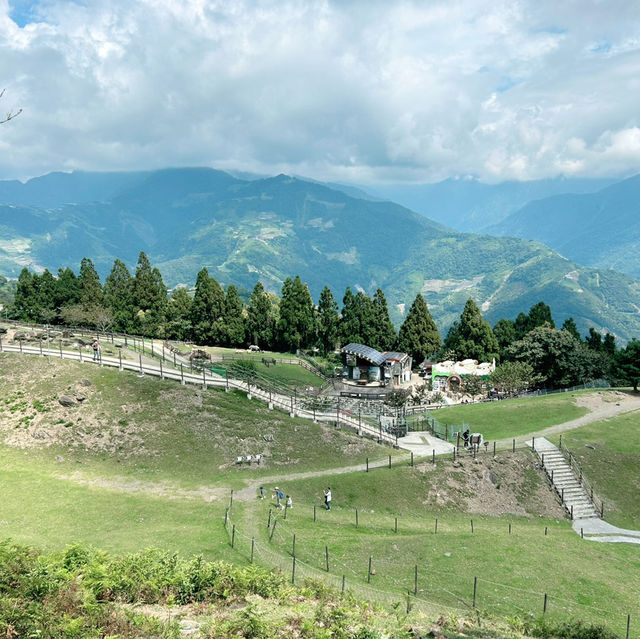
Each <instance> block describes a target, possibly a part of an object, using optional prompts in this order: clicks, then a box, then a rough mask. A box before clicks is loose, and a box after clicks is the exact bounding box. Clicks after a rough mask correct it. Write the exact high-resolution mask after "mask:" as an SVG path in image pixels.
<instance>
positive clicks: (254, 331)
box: [247, 281, 274, 348]
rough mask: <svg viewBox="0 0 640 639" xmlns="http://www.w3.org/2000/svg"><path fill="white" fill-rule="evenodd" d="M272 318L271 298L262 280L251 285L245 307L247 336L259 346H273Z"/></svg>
mask: <svg viewBox="0 0 640 639" xmlns="http://www.w3.org/2000/svg"><path fill="white" fill-rule="evenodd" d="M273 324H274V318H273V309H272V304H271V299H270V297H269V294H268V293H267V292H266V291H265V290H264V286H262V282H260V281H258V282H257V283H256V285H255V286H254V287H253V291H252V292H251V297H250V298H249V306H248V307H247V337H248V340H249V342H251V344H255V345H256V346H259V347H260V348H271V347H272V346H273V337H274V336H273V333H274V326H273Z"/></svg>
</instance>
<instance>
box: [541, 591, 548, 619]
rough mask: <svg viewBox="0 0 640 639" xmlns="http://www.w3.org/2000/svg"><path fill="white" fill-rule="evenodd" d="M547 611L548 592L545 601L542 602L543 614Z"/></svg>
mask: <svg viewBox="0 0 640 639" xmlns="http://www.w3.org/2000/svg"><path fill="white" fill-rule="evenodd" d="M545 612H547V593H546V592H545V593H544V603H543V604H542V614H544V613H545Z"/></svg>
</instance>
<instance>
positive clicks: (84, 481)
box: [55, 472, 229, 502]
mask: <svg viewBox="0 0 640 639" xmlns="http://www.w3.org/2000/svg"><path fill="white" fill-rule="evenodd" d="M55 477H56V478H57V479H62V480H65V481H71V482H73V483H75V484H80V485H82V486H95V487H97V488H102V489H106V490H111V491H114V492H124V493H144V494H146V495H153V496H155V497H165V498H167V499H197V500H200V501H207V502H211V501H216V500H217V499H222V498H224V499H228V498H229V490H228V489H227V488H214V487H211V486H200V487H199V488H197V489H195V490H184V489H183V488H178V487H177V486H175V485H173V484H170V483H168V482H150V481H140V480H131V479H124V478H121V479H118V478H111V479H104V478H102V477H87V476H86V475H84V474H83V473H81V472H74V473H71V474H70V475H55Z"/></svg>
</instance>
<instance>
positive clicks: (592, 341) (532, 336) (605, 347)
mask: <svg viewBox="0 0 640 639" xmlns="http://www.w3.org/2000/svg"><path fill="white" fill-rule="evenodd" d="M247 293H248V292H247ZM244 298H245V301H243V298H242V297H241V295H240V293H239V291H238V289H237V288H236V286H234V285H233V284H230V285H228V286H226V287H225V288H224V289H223V287H222V286H221V285H220V284H219V283H218V282H217V281H216V279H215V278H213V277H211V276H210V275H209V273H208V271H207V269H206V268H203V269H201V270H200V272H199V273H198V276H197V279H196V284H195V289H194V291H193V295H191V294H189V292H188V291H187V290H186V289H185V288H184V287H179V288H176V289H175V290H174V291H173V292H172V293H171V294H170V295H168V292H167V287H166V286H165V284H164V282H163V279H162V275H161V273H160V271H159V270H158V269H157V268H152V267H151V264H150V263H149V259H148V258H147V256H146V255H145V253H144V252H141V253H140V256H139V259H138V263H137V265H136V269H135V273H134V274H133V275H132V274H131V273H130V271H129V270H128V268H127V267H126V265H125V264H124V263H123V262H122V261H120V260H115V262H114V264H113V268H112V269H111V272H110V273H109V275H108V276H107V277H106V278H105V281H104V284H102V283H101V281H100V277H99V275H98V273H97V271H96V269H95V267H94V265H93V263H92V261H91V260H90V259H88V258H84V259H83V260H82V262H81V264H80V271H79V273H78V274H77V275H76V274H75V273H74V272H73V271H72V270H71V269H70V268H68V267H67V268H65V269H62V268H61V269H59V270H58V273H57V276H54V275H53V274H52V273H50V272H49V271H47V270H45V271H44V272H43V273H41V274H36V273H31V272H30V271H29V270H28V269H26V268H25V269H23V271H22V273H21V274H20V277H19V279H18V284H17V290H16V294H15V300H14V303H13V305H12V306H11V307H10V309H9V311H8V312H9V313H10V314H11V316H12V317H13V318H15V319H20V320H28V321H35V322H43V323H51V324H56V323H59V324H67V325H85V326H92V327H95V328H97V329H98V330H105V331H107V330H114V331H121V332H126V333H134V334H142V335H145V336H150V337H162V338H168V339H178V340H185V341H193V342H196V343H198V344H206V345H220V346H230V347H244V346H248V345H249V344H256V345H258V346H259V347H260V348H263V349H270V350H281V351H290V352H295V350H296V349H298V348H302V349H308V348H311V347H318V348H319V349H320V350H321V351H322V352H323V353H327V352H331V351H333V350H334V349H335V348H336V347H339V346H342V345H345V344H348V343H351V342H356V343H360V344H366V345H368V346H371V347H373V348H375V349H377V350H379V351H390V350H399V351H403V352H407V353H409V354H410V355H411V356H412V357H413V360H414V363H416V364H417V363H420V362H421V361H422V360H423V359H425V358H429V357H436V358H438V359H467V358H469V359H476V360H478V361H490V360H491V359H492V358H496V359H497V360H499V361H500V360H501V361H508V360H512V361H517V360H521V361H524V360H525V359H528V360H530V359H531V358H533V357H535V354H536V352H538V351H539V350H540V348H542V350H544V351H545V352H556V351H557V352H561V353H563V354H566V353H570V354H571V356H570V360H571V367H573V369H572V370H574V371H575V372H574V373H573V374H571V375H570V376H569V377H571V378H573V377H576V378H579V377H580V376H584V375H585V374H587V373H585V371H587V372H588V376H589V377H594V376H596V375H597V374H598V371H601V370H604V369H605V368H606V366H605V365H606V359H607V358H610V357H612V356H613V355H614V354H615V352H616V345H615V340H614V338H613V336H612V335H610V334H607V335H605V337H604V339H603V338H602V337H601V335H600V333H598V332H597V331H595V330H594V329H591V330H590V332H589V335H588V336H587V337H586V339H585V340H584V341H582V339H581V337H580V335H579V333H578V331H577V328H576V324H575V322H574V320H573V319H572V318H568V319H567V320H566V321H565V322H564V324H563V326H562V328H561V329H560V330H557V329H556V328H555V324H554V321H553V318H552V316H551V309H550V308H549V306H548V305H546V304H545V303H543V302H539V303H538V304H536V305H534V306H533V307H532V308H531V309H530V310H529V313H528V314H526V313H520V314H519V315H518V317H517V318H515V320H509V319H501V320H499V321H498V322H497V323H496V324H495V326H494V327H493V328H491V326H490V325H489V323H488V322H486V321H485V320H484V319H483V318H482V314H481V312H480V309H479V308H478V306H477V305H476V304H475V302H474V301H473V300H472V299H469V300H468V301H467V303H466V304H465V307H464V309H463V311H462V314H461V315H460V319H459V321H456V322H454V323H453V325H452V326H451V327H450V328H449V331H448V333H447V335H446V337H445V339H444V340H442V339H441V337H440V334H439V332H438V329H437V327H436V324H435V322H434V320H433V318H432V316H431V313H430V312H429V309H428V307H427V304H426V302H425V300H424V298H423V297H422V295H421V294H418V295H417V296H416V298H415V300H414V301H413V304H412V305H411V307H410V309H409V311H408V313H407V314H406V316H405V319H404V321H403V323H402V325H401V326H400V330H399V331H398V332H396V330H395V327H394V325H393V323H392V322H391V319H390V316H389V310H388V306H387V300H386V298H385V295H384V292H383V291H382V290H381V289H378V290H377V291H376V292H375V294H374V295H373V297H369V296H368V295H366V294H365V293H364V292H362V291H358V292H355V293H354V292H353V291H352V290H351V288H349V287H347V289H346V291H345V294H344V296H343V299H342V307H341V308H340V306H339V305H338V302H337V301H336V299H335V297H334V295H333V293H332V292H331V290H330V289H329V288H328V287H327V286H325V287H324V289H323V290H322V292H321V294H320V297H319V300H318V303H317V304H315V303H314V301H313V300H312V298H311V294H310V292H309V289H308V287H307V285H306V284H305V283H304V282H302V280H301V279H300V277H299V276H297V275H296V276H295V277H294V278H290V277H289V278H287V279H286V280H285V282H284V284H283V286H282V291H281V295H280V297H277V296H276V295H274V294H273V293H269V292H267V291H265V289H264V287H263V285H262V284H261V283H260V282H258V283H257V284H256V285H255V287H254V289H253V291H251V294H250V295H245V296H244ZM532 340H533V341H532ZM559 359H560V358H559V357H557V356H556V357H555V358H552V361H550V362H549V363H548V367H549V368H552V367H553V366H554V365H555V366H557V362H558V361H559ZM576 362H578V363H577V364H576ZM567 366H569V365H568V364H567ZM587 369H588V370H587ZM557 377H558V379H557V380H556V381H558V382H559V381H561V380H562V381H566V379H565V378H567V375H566V374H565V373H562V374H560V373H559V374H558V375H557ZM567 379H568V378H567Z"/></svg>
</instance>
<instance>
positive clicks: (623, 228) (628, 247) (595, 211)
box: [491, 175, 640, 277]
mask: <svg viewBox="0 0 640 639" xmlns="http://www.w3.org/2000/svg"><path fill="white" fill-rule="evenodd" d="M491 231H492V232H494V233H495V234H496V235H514V236H516V237H525V238H529V239H532V240H537V241H538V242H543V243H544V244H546V245H547V246H550V247H551V248H553V249H555V250H556V251H558V252H560V253H562V254H563V255H566V256H567V257H568V258H569V259H572V260H576V261H577V262H580V263H582V264H587V265H589V266H595V267H599V268H613V269H616V270H618V271H622V272H623V273H628V274H629V275H632V276H633V277H639V276H640V261H639V260H638V254H640V175H636V176H635V177H632V178H629V179H628V180H624V181H623V182H619V183H617V184H614V185H612V186H610V187H608V188H606V189H603V190H602V191H599V192H598V193H593V194H583V195H558V196H555V197H550V198H545V199H542V200H538V201H536V202H531V203H529V204H528V205H527V206H525V207H524V208H522V209H521V210H519V211H518V212H516V213H514V214H512V215H510V216H509V217H508V218H507V219H506V220H504V221H503V222H502V223H501V224H500V225H498V226H495V227H492V229H491Z"/></svg>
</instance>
